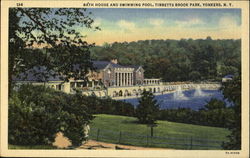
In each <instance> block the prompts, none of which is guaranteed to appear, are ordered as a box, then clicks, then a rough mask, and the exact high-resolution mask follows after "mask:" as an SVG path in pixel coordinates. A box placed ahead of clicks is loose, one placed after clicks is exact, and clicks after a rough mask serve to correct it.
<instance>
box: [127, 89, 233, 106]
mask: <svg viewBox="0 0 250 158" xmlns="http://www.w3.org/2000/svg"><path fill="white" fill-rule="evenodd" d="M212 98H216V99H218V100H222V101H225V102H226V105H227V106H231V105H232V103H230V102H228V101H227V100H226V99H224V97H223V94H222V93H221V91H220V90H200V89H196V90H187V91H181V90H177V91H176V92H173V93H168V94H163V95H157V96H155V99H156V100H157V101H158V104H159V105H160V109H177V108H190V109H193V110H199V109H201V108H203V107H204V106H205V105H206V104H207V102H208V101H209V100H210V99H212ZM123 101H125V102H129V103H131V104H133V105H134V106H137V105H138V98H135V99H123Z"/></svg>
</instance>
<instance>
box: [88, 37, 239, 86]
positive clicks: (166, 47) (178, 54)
mask: <svg viewBox="0 0 250 158" xmlns="http://www.w3.org/2000/svg"><path fill="white" fill-rule="evenodd" d="M91 55H92V58H93V59H95V60H111V59H114V58H117V59H118V61H119V63H120V64H123V65H142V66H143V67H144V69H145V77H146V78H162V79H163V80H164V81H199V80H218V81H219V80H221V77H223V76H225V75H227V74H232V75H234V74H238V73H239V70H240V66H241V40H240V39H239V40H231V39H229V40H213V39H211V37H207V38H206V39H198V40H193V39H181V40H145V41H137V42H123V43H118V42H115V43H112V44H107V43H105V44H104V45H103V46H96V47H94V48H92V49H91Z"/></svg>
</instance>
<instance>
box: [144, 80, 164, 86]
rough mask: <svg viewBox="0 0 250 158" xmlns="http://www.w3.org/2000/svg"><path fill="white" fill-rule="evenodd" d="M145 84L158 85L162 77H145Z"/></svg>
mask: <svg viewBox="0 0 250 158" xmlns="http://www.w3.org/2000/svg"><path fill="white" fill-rule="evenodd" d="M144 84H145V85H157V84H160V79H144Z"/></svg>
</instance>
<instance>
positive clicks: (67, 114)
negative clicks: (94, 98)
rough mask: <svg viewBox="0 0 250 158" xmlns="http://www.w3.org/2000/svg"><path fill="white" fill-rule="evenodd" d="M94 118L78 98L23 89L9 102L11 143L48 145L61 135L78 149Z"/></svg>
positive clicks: (37, 88)
mask: <svg viewBox="0 0 250 158" xmlns="http://www.w3.org/2000/svg"><path fill="white" fill-rule="evenodd" d="M92 118H93V117H92V115H91V114H89V111H88V109H87V108H86V106H85V105H84V100H82V98H81V97H80V96H79V95H78V94H75V95H71V94H65V93H63V92H59V91H55V90H53V89H50V88H46V87H45V86H33V85H22V86H21V87H20V88H19V89H18V90H17V91H14V92H13V93H12V94H11V96H10V99H9V138H8V139H9V143H10V144H13V145H47V144H51V143H52V142H53V141H54V139H55V136H56V135H55V134H56V133H57V132H59V131H61V132H63V133H64V135H65V136H67V137H68V138H69V139H70V140H71V142H72V145H73V146H79V145H81V143H82V141H84V140H85V139H86V138H85V134H84V132H83V131H84V126H86V125H87V124H88V123H89V121H90V120H91V119H92Z"/></svg>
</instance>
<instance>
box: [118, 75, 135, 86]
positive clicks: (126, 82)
mask: <svg viewBox="0 0 250 158" xmlns="http://www.w3.org/2000/svg"><path fill="white" fill-rule="evenodd" d="M133 78H134V75H133V72H116V73H115V81H116V83H115V86H132V85H133V84H134V80H133Z"/></svg>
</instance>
